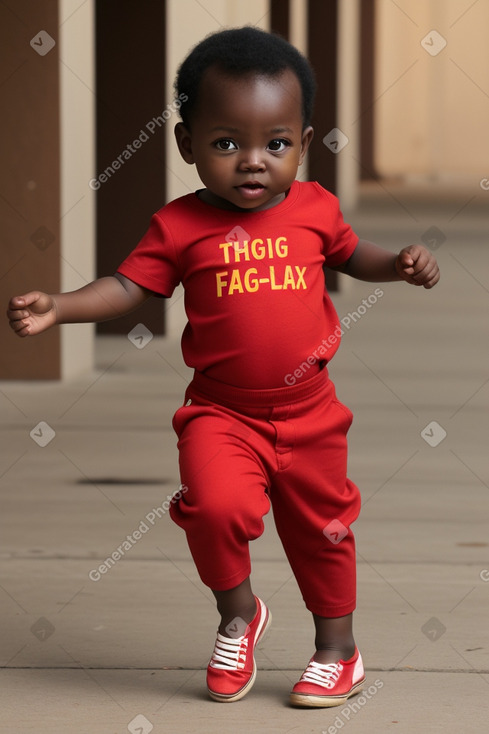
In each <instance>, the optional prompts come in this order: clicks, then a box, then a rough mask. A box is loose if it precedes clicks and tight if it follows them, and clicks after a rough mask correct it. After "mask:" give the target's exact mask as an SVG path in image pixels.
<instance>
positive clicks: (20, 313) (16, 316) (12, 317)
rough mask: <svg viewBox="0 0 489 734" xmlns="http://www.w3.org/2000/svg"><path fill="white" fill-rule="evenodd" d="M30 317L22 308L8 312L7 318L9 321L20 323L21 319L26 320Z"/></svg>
mask: <svg viewBox="0 0 489 734" xmlns="http://www.w3.org/2000/svg"><path fill="white" fill-rule="evenodd" d="M28 316H29V312H28V311H24V310H23V309H21V308H16V309H11V308H9V309H8V311H7V318H8V320H9V321H19V320H20V319H26V318H27V317H28Z"/></svg>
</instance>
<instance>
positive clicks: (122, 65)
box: [95, 0, 177, 334]
mask: <svg viewBox="0 0 489 734" xmlns="http://www.w3.org/2000/svg"><path fill="white" fill-rule="evenodd" d="M136 5H137V7H136ZM95 10H96V49H97V50H96V54H97V72H96V78H97V172H96V173H97V175H100V174H103V172H104V170H106V169H107V167H108V166H109V167H110V166H111V164H112V162H113V161H116V166H118V168H117V170H115V171H114V173H111V171H110V170H109V177H108V178H107V179H106V180H104V182H103V183H101V185H100V188H99V189H98V190H97V192H96V197H97V198H96V201H97V274H98V276H103V275H111V274H112V273H113V272H114V270H115V269H116V268H117V266H118V265H119V264H120V263H121V261H122V260H123V259H124V258H125V257H126V255H128V254H129V252H130V251H131V250H132V249H133V248H134V247H135V246H136V245H137V243H138V241H139V239H140V238H141V237H142V235H143V234H144V232H145V231H146V229H147V227H148V225H149V221H150V218H151V215H152V214H154V212H155V211H157V210H158V209H159V208H160V207H162V206H163V205H164V204H166V186H165V183H166V155H165V128H166V127H167V125H172V126H173V125H175V123H176V121H177V116H176V115H175V113H174V112H173V113H172V114H171V116H170V117H169V118H168V120H166V119H165V117H166V116H167V115H168V106H169V105H170V104H171V101H172V99H173V90H171V89H170V90H168V91H167V90H166V83H165V77H166V60H165V52H166V46H165V17H166V3H165V2H164V1H162V0H159V1H158V2H143V3H136V4H135V3H134V0H103V2H97V3H96V4H95ZM163 113H165V114H163ZM148 124H149V127H148ZM134 141H136V147H134V145H133V142H134ZM128 146H129V148H128ZM120 161H122V163H121V162H120ZM165 303H166V301H165V300H163V301H155V300H154V299H150V301H148V303H146V304H145V305H144V306H143V307H142V308H140V309H138V310H137V312H135V313H134V314H129V315H128V316H126V317H124V318H121V319H117V320H115V321H108V322H106V323H104V324H99V325H98V330H99V332H102V333H119V334H127V333H128V332H129V331H131V329H132V328H133V327H134V326H136V324H138V323H140V322H142V323H144V325H145V326H146V327H147V328H148V329H150V330H151V331H152V332H153V334H162V333H163V332H164V314H165V310H164V306H165Z"/></svg>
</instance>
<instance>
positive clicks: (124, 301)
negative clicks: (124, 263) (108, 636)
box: [7, 274, 152, 336]
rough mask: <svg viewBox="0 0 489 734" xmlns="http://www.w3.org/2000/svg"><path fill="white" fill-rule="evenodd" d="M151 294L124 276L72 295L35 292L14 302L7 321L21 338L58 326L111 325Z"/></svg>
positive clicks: (117, 276)
mask: <svg viewBox="0 0 489 734" xmlns="http://www.w3.org/2000/svg"><path fill="white" fill-rule="evenodd" d="M151 295H152V294H151V291H148V290H146V289H145V288H142V287H141V286H139V285H137V284H136V283H133V281H131V280H129V279H128V278H125V277H124V276H122V275H118V274H117V275H113V276H109V277H107V278H99V279H98V280H94V281H93V282H92V283H89V284H88V285H86V286H84V287H83V288H80V289H79V290H77V291H72V292H71V293H59V294H57V295H53V296H51V295H48V294H47V293H42V292H40V291H31V292H30V293H26V294H25V295H23V296H14V297H13V298H11V299H10V302H9V307H8V310H7V317H8V319H9V321H10V326H11V327H12V329H13V330H14V331H15V332H16V334H18V335H19V336H33V335H34V334H40V333H41V332H42V331H45V330H46V329H49V328H50V327H51V326H54V325H55V324H69V323H82V322H94V321H108V320H109V319H114V318H117V317H118V316H124V315H125V314H127V313H129V312H130V311H133V310H134V309H135V308H137V307H138V306H140V305H141V304H142V303H144V301H146V300H147V299H148V298H149V297H150V296H151Z"/></svg>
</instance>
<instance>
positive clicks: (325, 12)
mask: <svg viewBox="0 0 489 734" xmlns="http://www.w3.org/2000/svg"><path fill="white" fill-rule="evenodd" d="M308 12H309V18H308V48H309V51H308V57H309V61H310V62H311V64H312V67H313V69H314V71H315V74H316V82H317V93H316V105H315V110H314V115H313V119H312V126H313V128H314V138H313V141H312V144H311V147H310V149H309V156H308V165H309V179H310V180H311V181H318V183H320V184H321V186H324V188H325V189H328V191H331V192H332V193H335V192H336V169H337V159H336V155H335V154H334V153H332V152H331V150H330V149H329V148H327V147H326V145H324V143H323V138H324V137H325V136H326V135H327V134H328V133H329V132H330V130H332V129H333V128H335V127H337V73H338V65H337V55H338V0H308ZM326 285H327V287H328V290H329V291H334V290H337V289H338V275H337V273H336V272H335V271H333V270H329V269H326Z"/></svg>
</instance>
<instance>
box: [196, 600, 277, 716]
mask: <svg viewBox="0 0 489 734" xmlns="http://www.w3.org/2000/svg"><path fill="white" fill-rule="evenodd" d="M255 599H256V607H257V612H256V615H255V618H254V619H253V621H252V622H250V623H249V624H248V625H246V627H245V626H244V625H245V622H244V620H240V619H239V618H237V619H236V620H233V622H232V623H231V625H228V627H229V628H230V629H229V632H230V634H233V632H234V633H235V634H238V635H239V632H240V626H242V627H243V628H244V629H243V630H242V632H243V633H242V635H241V636H238V637H224V636H223V635H221V634H220V633H219V632H218V633H217V639H216V644H215V647H214V652H213V653H212V657H211V660H210V663H209V665H208V667H207V688H208V691H209V695H210V696H211V698H213V699H214V700H215V701H221V702H225V703H230V702H231V701H238V700H239V699H240V698H243V696H245V695H246V694H247V693H248V691H249V690H250V688H251V686H252V685H253V683H254V682H255V678H256V662H255V657H254V651H255V647H256V645H257V643H258V641H259V640H260V639H261V638H262V637H263V635H264V634H265V632H266V631H267V629H268V628H269V626H270V623H271V621H272V615H271V614H270V611H269V609H268V608H267V607H266V606H265V604H264V603H263V602H262V601H261V599H259V598H258V597H257V596H255ZM240 622H241V625H240Z"/></svg>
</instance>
